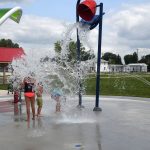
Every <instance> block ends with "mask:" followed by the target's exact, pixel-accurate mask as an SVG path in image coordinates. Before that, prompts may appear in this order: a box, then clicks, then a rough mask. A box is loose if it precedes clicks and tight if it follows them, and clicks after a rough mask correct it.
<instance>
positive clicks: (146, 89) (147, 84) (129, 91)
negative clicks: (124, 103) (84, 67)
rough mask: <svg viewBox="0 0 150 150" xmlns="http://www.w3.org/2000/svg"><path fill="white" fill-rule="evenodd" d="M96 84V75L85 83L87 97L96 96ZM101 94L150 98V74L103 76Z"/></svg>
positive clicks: (91, 76)
mask: <svg viewBox="0 0 150 150" xmlns="http://www.w3.org/2000/svg"><path fill="white" fill-rule="evenodd" d="M146 80H147V81H146ZM95 84H96V77H95V75H90V76H89V78H87V79H86V82H85V86H86V94H87V95H95V90H96V87H95ZM100 94H101V95H110V96H136V97H148V98H150V74H102V75H101V79H100Z"/></svg>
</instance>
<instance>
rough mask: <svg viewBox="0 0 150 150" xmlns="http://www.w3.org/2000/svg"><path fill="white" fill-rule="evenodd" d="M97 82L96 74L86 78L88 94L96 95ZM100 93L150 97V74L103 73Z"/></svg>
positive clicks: (1, 86)
mask: <svg viewBox="0 0 150 150" xmlns="http://www.w3.org/2000/svg"><path fill="white" fill-rule="evenodd" d="M95 84H96V75H95V74H92V75H89V77H88V78H87V79H86V80H85V87H86V94H87V95H95V93H96V92H95V91H96V86H95ZM0 90H7V85H0ZM100 95H109V96H135V97H148V98H150V74H137V73H133V74H126V73H124V74H123V73H121V74H101V79H100Z"/></svg>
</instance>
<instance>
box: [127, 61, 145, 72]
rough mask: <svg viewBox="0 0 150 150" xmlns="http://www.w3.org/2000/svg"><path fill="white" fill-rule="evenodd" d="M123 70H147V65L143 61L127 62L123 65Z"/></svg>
mask: <svg viewBox="0 0 150 150" xmlns="http://www.w3.org/2000/svg"><path fill="white" fill-rule="evenodd" d="M124 72H147V65H146V64H144V63H135V64H128V65H126V66H124Z"/></svg>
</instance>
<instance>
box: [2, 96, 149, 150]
mask: <svg viewBox="0 0 150 150" xmlns="http://www.w3.org/2000/svg"><path fill="white" fill-rule="evenodd" d="M101 99H102V100H101V101H100V106H101V108H102V109H103V111H102V112H93V111H92V110H93V107H94V100H95V98H94V97H84V98H83V104H84V106H85V109H82V110H79V109H77V108H76V105H77V103H78V102H77V100H71V99H69V100H67V102H66V104H64V105H63V111H62V113H61V114H55V113H54V108H55V106H54V104H55V103H54V102H53V101H50V100H45V101H44V108H43V117H40V118H36V120H35V121H30V123H29V124H28V123H27V122H26V121H25V117H26V115H25V107H24V106H23V107H22V115H19V114H18V115H17V114H15V115H16V116H15V117H14V112H13V111H10V112H3V113H0V135H1V136H0V149H2V150H149V149H150V99H141V100H140V99H138V100H135V99H134V100H133V99H131V98H128V99H126V98H121V97H120V98H113V97H102V98H101Z"/></svg>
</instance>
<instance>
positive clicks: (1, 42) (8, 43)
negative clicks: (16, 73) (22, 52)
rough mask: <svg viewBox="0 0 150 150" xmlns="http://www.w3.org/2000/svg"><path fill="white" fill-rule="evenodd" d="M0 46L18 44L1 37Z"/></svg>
mask: <svg viewBox="0 0 150 150" xmlns="http://www.w3.org/2000/svg"><path fill="white" fill-rule="evenodd" d="M0 47H10V48H19V44H17V43H13V42H12V40H10V39H1V40H0Z"/></svg>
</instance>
